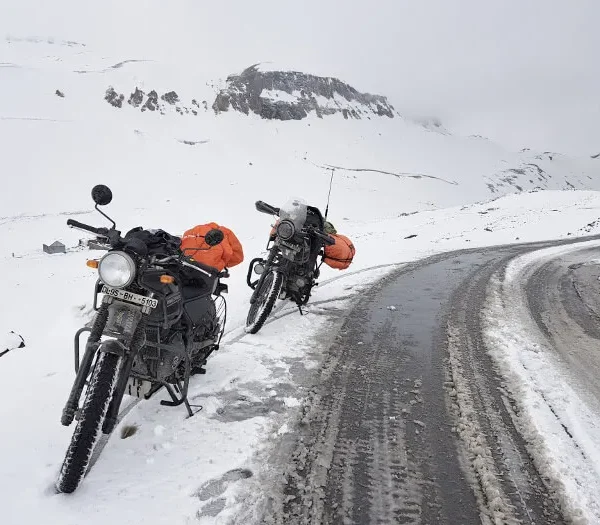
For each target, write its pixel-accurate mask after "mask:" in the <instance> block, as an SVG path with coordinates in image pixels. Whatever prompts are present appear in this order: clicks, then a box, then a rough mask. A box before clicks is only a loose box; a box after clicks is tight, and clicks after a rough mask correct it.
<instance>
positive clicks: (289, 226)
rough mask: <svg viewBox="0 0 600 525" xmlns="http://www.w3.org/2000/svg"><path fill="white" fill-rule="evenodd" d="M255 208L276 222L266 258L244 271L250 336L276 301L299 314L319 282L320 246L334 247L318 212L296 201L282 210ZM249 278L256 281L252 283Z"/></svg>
mask: <svg viewBox="0 0 600 525" xmlns="http://www.w3.org/2000/svg"><path fill="white" fill-rule="evenodd" d="M255 207H256V209H257V210H258V211H259V212H261V213H266V214H268V215H274V216H277V217H279V220H278V221H277V223H276V226H275V228H274V231H273V232H272V234H271V236H270V238H269V241H268V243H267V251H268V256H267V258H266V259H264V258H261V257H257V258H255V259H253V260H252V261H250V266H249V268H248V275H247V278H246V282H247V284H248V286H249V287H250V288H252V289H253V290H254V292H253V293H252V296H251V298H250V309H249V311H248V317H247V319H246V332H248V333H251V334H255V333H257V332H258V331H259V330H260V329H261V328H262V326H263V325H264V323H265V321H266V320H267V318H268V317H269V315H270V313H271V311H272V310H273V306H274V305H275V302H276V300H277V298H279V299H289V300H291V301H293V302H294V303H296V305H297V306H298V309H299V310H300V313H302V306H304V305H306V304H307V303H308V301H309V299H310V295H311V292H312V289H313V287H314V286H315V285H316V284H317V279H318V278H319V273H320V272H319V267H318V266H317V258H318V256H319V255H322V254H323V252H322V248H323V247H324V246H327V245H332V244H335V239H333V238H332V237H330V236H329V235H327V234H325V233H323V229H324V225H325V220H324V219H323V216H322V215H321V212H320V211H319V209H318V208H315V207H313V206H307V205H306V204H304V203H303V202H301V201H299V200H291V201H290V202H288V203H287V204H286V205H285V206H284V207H282V208H276V207H274V206H271V205H270V204H267V203H265V202H263V201H257V202H256V203H255ZM253 274H256V275H258V276H259V277H258V279H256V280H254V281H253V280H252V278H253Z"/></svg>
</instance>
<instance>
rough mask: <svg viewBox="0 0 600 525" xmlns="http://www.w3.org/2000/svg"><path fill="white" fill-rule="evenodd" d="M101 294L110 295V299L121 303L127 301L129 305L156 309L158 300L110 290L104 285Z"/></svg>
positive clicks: (116, 289)
mask: <svg viewBox="0 0 600 525" xmlns="http://www.w3.org/2000/svg"><path fill="white" fill-rule="evenodd" d="M102 293H105V294H106V295H110V296H111V297H116V298H118V299H122V300H123V301H128V302H130V303H135V304H139V305H142V306H148V307H150V308H156V307H157V306H158V299H151V298H150V297H144V296H143V295H139V294H137V293H131V292H126V291H125V290H119V289H118V288H110V287H109V286H106V285H104V286H103V287H102Z"/></svg>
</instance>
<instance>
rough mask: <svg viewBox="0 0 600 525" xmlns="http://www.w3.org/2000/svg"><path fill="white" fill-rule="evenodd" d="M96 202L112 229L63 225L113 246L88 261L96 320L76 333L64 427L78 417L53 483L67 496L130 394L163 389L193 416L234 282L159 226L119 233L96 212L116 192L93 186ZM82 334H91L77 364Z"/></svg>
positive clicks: (213, 234)
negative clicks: (94, 274) (196, 386)
mask: <svg viewBox="0 0 600 525" xmlns="http://www.w3.org/2000/svg"><path fill="white" fill-rule="evenodd" d="M92 198H93V200H94V202H95V209H96V210H97V211H98V212H99V213H100V214H102V215H103V216H104V217H105V218H107V219H108V220H109V221H110V222H111V223H112V226H111V227H110V228H106V227H104V228H95V227H93V226H89V225H87V224H83V223H81V222H78V221H76V220H73V219H69V220H68V221H67V225H68V226H70V227H73V228H78V229H81V230H84V231H86V232H90V233H93V234H95V235H97V236H98V237H99V238H101V239H104V240H105V242H106V243H107V244H108V245H109V246H110V250H109V251H108V253H106V254H105V255H104V256H103V257H102V258H101V259H100V260H99V261H96V260H92V261H88V263H87V264H88V266H90V267H92V268H97V270H98V279H97V281H96V286H95V291H94V303H93V304H94V310H95V315H94V319H93V322H92V323H91V325H90V326H86V327H83V328H81V329H80V330H78V332H77V333H76V335H75V344H74V346H75V372H76V377H75V381H74V383H73V386H72V388H71V392H70V394H69V398H68V400H67V403H66V405H65V407H64V410H63V412H62V417H61V423H62V424H63V425H65V426H69V425H70V424H71V423H72V422H73V421H74V419H77V425H76V427H75V430H74V432H73V436H72V438H71V443H70V445H69V447H68V449H67V453H66V455H65V459H64V462H63V464H62V468H61V470H60V473H59V476H58V479H57V481H56V489H57V490H58V492H64V493H71V492H73V491H75V490H76V488H77V487H78V486H79V484H80V483H81V481H82V479H83V477H84V476H85V474H86V471H87V469H88V466H89V463H90V459H91V456H92V451H93V449H94V446H95V444H96V441H97V438H98V436H99V434H100V431H102V433H104V434H110V433H111V432H112V431H113V430H114V428H115V427H116V425H117V422H118V413H119V407H120V405H121V401H122V400H123V397H124V396H125V394H127V395H129V396H134V397H137V398H141V399H149V398H150V397H152V396H153V395H154V394H156V393H157V392H158V391H159V390H161V389H163V388H164V389H165V390H166V392H167V393H168V395H169V397H170V400H162V401H161V405H166V406H179V405H182V404H183V405H185V407H186V409H187V413H188V417H191V416H193V415H194V412H193V411H192V406H194V405H190V403H189V401H188V387H189V382H190V377H191V376H193V375H195V374H204V373H206V370H205V369H204V368H203V366H204V365H205V364H206V362H207V358H208V356H209V355H210V354H211V353H212V352H213V351H215V350H217V349H218V348H219V343H220V341H221V337H222V335H223V331H224V328H225V321H226V312H227V305H226V302H225V299H224V297H223V295H222V294H224V293H226V292H227V290H228V289H227V285H226V284H223V283H222V282H221V279H223V278H226V277H229V273H228V272H227V270H226V269H225V270H224V271H222V272H219V271H218V270H217V269H215V268H212V267H210V266H206V265H203V264H201V263H199V262H196V261H194V260H193V259H192V258H191V257H190V256H189V254H188V253H182V252H181V251H180V249H179V242H180V239H179V238H178V237H175V236H171V235H169V234H168V233H166V232H164V231H162V230H145V229H142V228H139V227H138V228H134V229H133V230H131V231H129V232H128V233H127V234H126V235H125V237H121V232H120V231H118V230H117V229H116V223H115V222H114V221H113V220H112V219H111V218H110V217H109V216H108V215H106V214H105V213H104V212H103V211H101V210H100V208H99V207H100V206H105V205H107V204H109V203H110V202H111V201H112V192H111V190H110V189H109V188H108V187H107V186H104V185H98V186H95V187H94V188H93V190H92ZM222 240H223V232H222V231H221V230H216V229H214V230H210V231H209V232H208V233H207V234H206V235H205V242H206V244H207V245H208V246H209V248H206V249H210V247H212V246H216V245H217V244H219V243H220V242H222ZM100 296H101V297H102V298H101V300H100V299H99V297H100ZM84 332H89V336H88V338H87V343H86V345H85V350H84V352H83V356H82V358H81V359H80V348H79V347H80V336H81V335H82V334H83V333H84ZM86 386H87V388H86ZM84 388H86V391H85V397H84V400H83V403H82V404H81V405H80V399H81V397H82V393H83V391H84ZM200 408H201V407H200Z"/></svg>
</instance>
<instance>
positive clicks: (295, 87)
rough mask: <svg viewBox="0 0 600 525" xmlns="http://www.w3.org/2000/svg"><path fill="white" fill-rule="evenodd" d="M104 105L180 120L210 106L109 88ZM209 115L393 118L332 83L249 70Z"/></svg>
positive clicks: (383, 106) (367, 98)
mask: <svg viewBox="0 0 600 525" xmlns="http://www.w3.org/2000/svg"><path fill="white" fill-rule="evenodd" d="M104 98H105V100H106V101H107V102H108V103H109V104H111V105H112V106H113V107H115V108H122V107H123V106H124V101H125V100H127V104H129V106H131V107H133V108H136V109H139V110H140V111H142V112H144V111H152V112H157V113H160V114H163V115H164V114H166V113H167V112H169V111H175V112H177V113H179V114H180V115H186V114H189V115H193V116H198V114H199V113H200V112H202V111H208V110H209V103H208V102H207V101H206V100H203V101H202V102H201V103H199V102H198V101H197V100H196V99H192V100H191V102H186V101H182V100H181V99H180V97H179V95H178V94H177V93H176V92H175V91H169V92H167V93H163V94H159V93H158V92H156V91H155V90H152V91H149V92H147V93H145V92H144V91H142V90H141V89H139V88H138V87H136V88H135V90H134V91H133V92H132V93H130V94H129V96H128V98H126V96H125V94H123V93H118V92H117V91H115V89H114V88H113V87H112V86H111V87H109V88H108V89H107V91H106V94H105V97H104ZM212 109H213V110H214V111H215V113H217V114H219V113H222V112H225V111H230V110H233V111H239V112H240V113H244V114H246V115H248V114H250V113H255V114H257V115H260V116H261V117H262V118H265V119H272V120H301V119H304V118H306V117H307V116H308V115H310V114H311V113H314V114H315V115H317V117H319V118H323V117H324V116H326V115H335V114H341V115H342V116H343V117H344V118H346V119H350V118H353V119H362V118H367V119H370V118H371V117H389V118H394V116H396V115H397V113H396V111H395V110H394V107H393V106H392V105H391V104H390V103H389V102H388V100H387V98H386V97H384V96H381V95H371V94H370V93H361V92H360V91H357V90H356V89H354V88H353V87H352V86H350V85H349V84H346V83H345V82H342V81H341V80H338V79H337V78H332V77H319V76H316V75H310V74H307V73H300V72H297V71H261V70H259V69H258V67H257V66H251V67H249V68H248V69H246V70H245V71H243V72H242V73H241V74H239V75H232V76H230V77H228V78H227V80H226V85H225V87H224V88H223V89H221V90H220V91H218V92H217V95H216V98H215V100H214V102H213V104H212ZM422 125H423V126H425V127H430V128H431V129H436V131H440V130H443V128H442V127H441V124H440V123H439V122H437V121H435V122H433V121H431V122H430V121H427V123H422Z"/></svg>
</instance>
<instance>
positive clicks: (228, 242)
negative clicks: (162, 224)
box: [180, 222, 244, 271]
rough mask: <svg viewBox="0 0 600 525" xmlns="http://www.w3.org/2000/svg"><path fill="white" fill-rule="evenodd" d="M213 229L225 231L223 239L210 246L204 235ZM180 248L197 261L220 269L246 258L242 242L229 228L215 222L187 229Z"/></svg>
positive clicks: (229, 266)
mask: <svg viewBox="0 0 600 525" xmlns="http://www.w3.org/2000/svg"><path fill="white" fill-rule="evenodd" d="M212 229H217V230H221V231H222V232H223V241H222V242H221V243H219V244H217V245H216V246H209V245H208V244H206V241H205V240H204V236H205V235H206V234H207V233H208V232H209V231H210V230H212ZM180 249H181V251H182V252H184V254H185V255H187V256H188V257H191V258H192V259H194V260H195V261H197V262H199V263H202V264H206V265H208V266H212V267H213V268H216V269H217V270H219V271H222V270H223V268H225V267H227V268H231V267H232V266H235V265H236V264H240V263H241V262H242V261H243V260H244V251H243V249H242V244H241V243H240V241H239V239H238V238H237V237H236V235H235V233H233V232H232V231H231V230H230V229H229V228H226V227H225V226H219V225H218V224H217V223H215V222H210V223H208V224H199V225H198V226H194V227H193V228H191V229H190V230H187V231H186V232H185V233H184V234H183V237H182V238H181V245H180Z"/></svg>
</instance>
